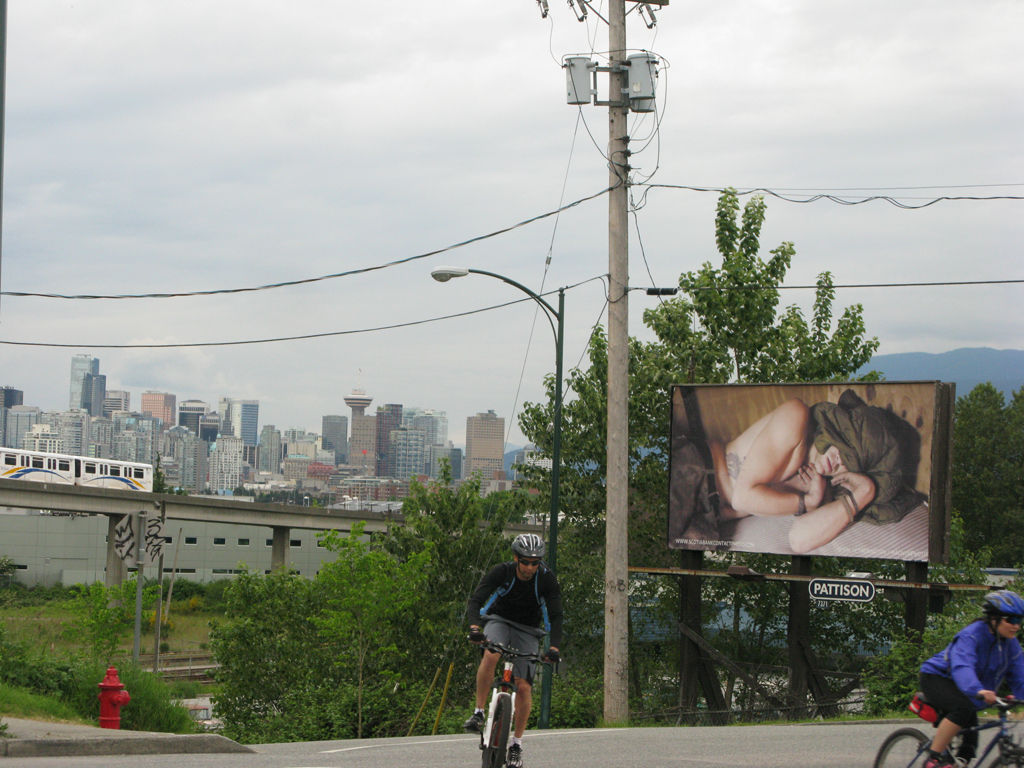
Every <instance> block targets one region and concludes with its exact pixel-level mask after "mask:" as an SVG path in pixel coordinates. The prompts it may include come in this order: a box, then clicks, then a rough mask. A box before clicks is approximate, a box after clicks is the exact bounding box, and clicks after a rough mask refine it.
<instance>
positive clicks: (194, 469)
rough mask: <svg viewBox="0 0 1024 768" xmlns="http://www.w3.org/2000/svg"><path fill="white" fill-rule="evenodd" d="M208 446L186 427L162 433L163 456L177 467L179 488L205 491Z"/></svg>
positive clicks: (172, 428)
mask: <svg viewBox="0 0 1024 768" xmlns="http://www.w3.org/2000/svg"><path fill="white" fill-rule="evenodd" d="M209 453H210V445H209V443H206V442H204V441H202V440H200V439H199V437H198V435H196V433H195V432H190V431H189V429H188V428H187V427H171V428H170V429H168V430H167V431H166V432H164V438H163V455H164V456H166V457H168V458H170V459H172V460H173V461H174V462H176V463H177V465H178V484H179V487H181V488H184V489H185V490H187V491H203V490H206V476H207V472H208V457H209Z"/></svg>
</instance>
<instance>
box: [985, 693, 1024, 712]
mask: <svg viewBox="0 0 1024 768" xmlns="http://www.w3.org/2000/svg"><path fill="white" fill-rule="evenodd" d="M992 706H994V707H997V708H998V709H1001V710H1004V711H1007V712H1008V711H1010V710H1011V709H1013V708H1014V707H1021V706H1024V699H1014V698H1011V697H1006V698H1002V697H999V696H996V702H995V704H993V705H992Z"/></svg>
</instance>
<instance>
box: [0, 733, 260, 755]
mask: <svg viewBox="0 0 1024 768" xmlns="http://www.w3.org/2000/svg"><path fill="white" fill-rule="evenodd" d="M254 752H255V750H253V749H250V748H249V747H246V746H243V745H242V744H239V743H238V742H235V741H232V740H231V739H229V738H227V737H225V736H221V735H219V734H216V733H200V734H185V735H179V734H171V735H168V736H154V737H151V738H138V737H133V738H132V737H123V736H122V737H117V736H115V737H102V738H81V739H0V757H97V756H99V757H103V756H110V755H206V754H245V753H254Z"/></svg>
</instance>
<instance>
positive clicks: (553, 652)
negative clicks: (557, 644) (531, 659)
mask: <svg viewBox="0 0 1024 768" xmlns="http://www.w3.org/2000/svg"><path fill="white" fill-rule="evenodd" d="M561 660H562V657H561V656H559V655H558V650H557V649H556V648H551V649H549V650H548V652H547V653H545V654H544V661H550V662H551V663H552V664H557V663H558V662H560V661H561Z"/></svg>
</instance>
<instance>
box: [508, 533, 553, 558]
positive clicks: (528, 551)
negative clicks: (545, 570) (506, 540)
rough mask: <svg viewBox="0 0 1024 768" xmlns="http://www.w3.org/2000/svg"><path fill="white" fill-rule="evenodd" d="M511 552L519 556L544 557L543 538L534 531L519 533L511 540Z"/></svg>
mask: <svg viewBox="0 0 1024 768" xmlns="http://www.w3.org/2000/svg"><path fill="white" fill-rule="evenodd" d="M512 552H513V553H514V554H516V555H518V556H519V557H544V552H545V548H544V539H542V538H541V537H540V536H538V535H537V534H535V533H520V534H519V535H518V536H516V538H515V541H513V542H512Z"/></svg>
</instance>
